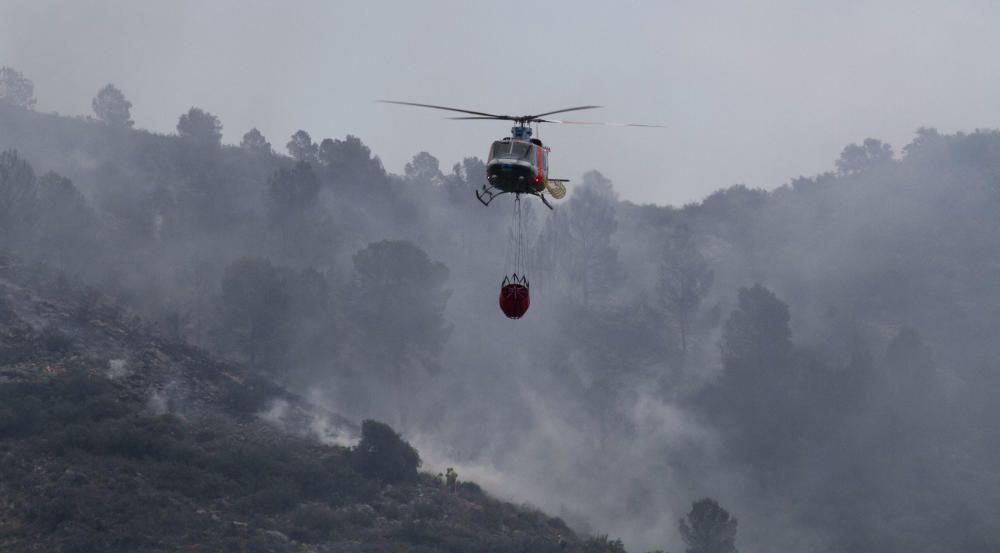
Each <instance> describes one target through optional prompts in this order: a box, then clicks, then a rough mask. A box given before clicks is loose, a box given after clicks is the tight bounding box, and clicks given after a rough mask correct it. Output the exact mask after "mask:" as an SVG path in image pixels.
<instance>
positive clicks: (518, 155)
mask: <svg viewBox="0 0 1000 553" xmlns="http://www.w3.org/2000/svg"><path fill="white" fill-rule="evenodd" d="M531 151H532V147H531V145H530V144H525V143H524V142H515V141H506V142H502V141H499V140H498V141H496V142H494V143H493V149H492V150H491V152H490V159H498V158H499V159H512V160H524V161H532V160H533V156H532V155H531Z"/></svg>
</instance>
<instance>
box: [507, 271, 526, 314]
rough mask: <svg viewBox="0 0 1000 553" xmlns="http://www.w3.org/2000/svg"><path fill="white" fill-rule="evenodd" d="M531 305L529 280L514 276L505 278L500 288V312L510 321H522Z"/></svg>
mask: <svg viewBox="0 0 1000 553" xmlns="http://www.w3.org/2000/svg"><path fill="white" fill-rule="evenodd" d="M530 305H531V294H530V293H529V291H528V279H526V278H524V277H518V276H517V275H514V276H513V278H504V279H503V284H502V285H501V286H500V310H501V311H503V314H504V315H507V318H508V319H520V318H521V317H523V316H524V314H525V313H527V311H528V307H529V306H530Z"/></svg>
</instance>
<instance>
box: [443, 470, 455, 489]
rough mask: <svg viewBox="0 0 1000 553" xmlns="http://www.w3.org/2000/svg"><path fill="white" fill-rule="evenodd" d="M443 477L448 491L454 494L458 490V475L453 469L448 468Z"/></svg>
mask: <svg viewBox="0 0 1000 553" xmlns="http://www.w3.org/2000/svg"><path fill="white" fill-rule="evenodd" d="M444 477H445V479H446V480H447V482H448V491H449V492H451V493H455V492H456V491H457V490H458V473H457V472H455V469H453V468H451V467H448V470H447V471H445V475H444Z"/></svg>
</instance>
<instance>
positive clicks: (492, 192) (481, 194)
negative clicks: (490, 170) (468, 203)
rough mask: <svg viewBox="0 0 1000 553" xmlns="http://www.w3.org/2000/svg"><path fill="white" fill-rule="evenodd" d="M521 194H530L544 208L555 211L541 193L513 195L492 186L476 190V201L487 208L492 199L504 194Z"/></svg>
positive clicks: (485, 185) (484, 186) (486, 185)
mask: <svg viewBox="0 0 1000 553" xmlns="http://www.w3.org/2000/svg"><path fill="white" fill-rule="evenodd" d="M522 193H523V194H530V195H532V196H537V197H538V198H539V199H540V200H542V203H543V204H545V207H547V208H549V209H552V210H555V208H554V207H552V204H550V203H549V200H548V199H547V198H546V197H545V195H544V194H542V193H541V192H518V193H515V192H510V191H508V190H500V189H499V188H494V187H492V186H490V185H488V184H484V185H483V187H482V188H480V189H479V190H476V199H477V200H479V203H481V204H483V205H485V206H488V205H490V202H492V201H493V199H494V198H496V197H498V196H503V195H504V194H514V195H518V196H519V195H520V194H522Z"/></svg>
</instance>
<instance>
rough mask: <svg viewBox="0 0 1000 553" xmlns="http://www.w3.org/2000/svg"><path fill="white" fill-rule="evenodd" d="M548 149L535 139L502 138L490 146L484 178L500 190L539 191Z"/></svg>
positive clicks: (543, 185) (513, 191)
mask: <svg viewBox="0 0 1000 553" xmlns="http://www.w3.org/2000/svg"><path fill="white" fill-rule="evenodd" d="M548 158H549V149H548V148H546V147H544V146H542V145H541V143H540V142H538V141H529V140H518V139H511V138H504V139H502V140H497V141H495V142H494V143H493V146H492V147H491V148H490V155H489V157H488V158H487V162H486V180H487V182H488V183H489V184H490V186H493V187H494V188H497V189H499V190H501V191H503V192H508V193H511V194H539V193H541V192H542V191H543V190H545V178H546V172H547V169H548Z"/></svg>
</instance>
